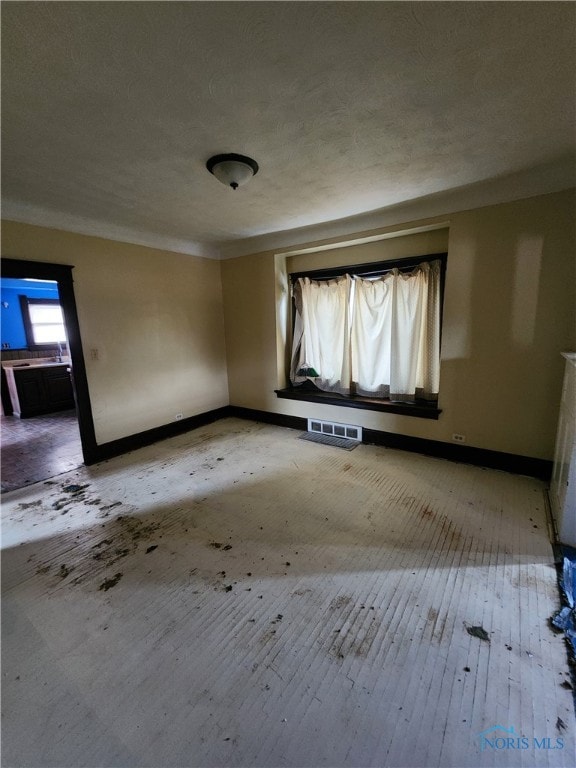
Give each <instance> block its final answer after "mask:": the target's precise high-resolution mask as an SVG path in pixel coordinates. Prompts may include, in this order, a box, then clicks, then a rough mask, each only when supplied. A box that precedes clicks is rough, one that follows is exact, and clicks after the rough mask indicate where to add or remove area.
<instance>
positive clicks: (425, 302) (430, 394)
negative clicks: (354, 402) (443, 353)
mask: <svg viewBox="0 0 576 768" xmlns="http://www.w3.org/2000/svg"><path fill="white" fill-rule="evenodd" d="M354 287H355V291H354V313H353V317H352V324H351V325H352V336H351V357H352V379H353V382H354V386H355V391H356V393H357V394H359V395H365V396H367V397H390V399H392V400H413V399H414V398H415V397H419V398H424V399H430V400H435V399H436V398H437V396H438V388H439V379H440V262H439V261H435V262H432V263H431V264H429V263H427V262H426V263H423V264H420V265H419V266H418V267H416V268H415V269H414V270H413V271H412V272H409V273H406V272H399V271H398V270H397V269H394V270H392V272H390V273H389V274H387V275H384V276H383V277H380V278H377V279H375V280H366V279H364V278H361V277H357V278H355V280H354Z"/></svg>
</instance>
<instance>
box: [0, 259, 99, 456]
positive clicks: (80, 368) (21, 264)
mask: <svg viewBox="0 0 576 768" xmlns="http://www.w3.org/2000/svg"><path fill="white" fill-rule="evenodd" d="M1 268H2V277H17V278H24V277H34V278H36V279H37V280H53V281H55V282H56V283H58V295H59V297H60V305H61V307H62V312H63V314H64V323H65V325H66V332H67V334H68V344H69V354H70V360H71V362H72V384H73V386H74V397H75V400H76V413H77V415H78V428H79V431H80V441H81V443H82V454H83V456H84V462H85V463H86V464H92V463H94V457H95V456H96V455H97V447H98V446H97V443H96V431H95V429H94V420H93V418H92V405H91V403H90V392H89V389H88V378H87V376H86V366H85V363H84V353H83V351H82V340H81V338H80V324H79V322H78V313H77V311H76V299H75V297H74V280H73V277H72V270H73V269H74V267H72V266H69V265H66V264H49V263H45V262H42V261H22V260H20V259H9V258H3V259H2V262H1Z"/></svg>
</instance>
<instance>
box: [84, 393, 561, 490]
mask: <svg viewBox="0 0 576 768" xmlns="http://www.w3.org/2000/svg"><path fill="white" fill-rule="evenodd" d="M229 416H235V417H236V418H239V419H249V420H251V421H259V422H262V423H264V424H275V425H276V426H279V427H288V428H289V429H299V430H302V431H306V429H307V428H308V420H307V419H305V418H303V417H301V416H288V415H286V414H283V413H272V412H271V411H260V410H257V409H255V408H243V407H241V406H238V405H225V406H223V407H222V408H216V409H215V410H213V411H207V412H206V413H199V414H198V415H197V416H191V417H190V418H188V419H182V421H175V422H171V423H170V424H165V425H164V426H162V427H156V428H155V429H149V430H146V431H145V432H139V433H138V434H136V435H129V436H128V437H122V438H120V439H119V440H113V441H111V442H109V443H104V444H103V445H97V446H95V447H94V448H93V449H91V451H90V454H89V456H88V457H86V458H85V463H86V464H95V463H96V462H98V461H105V460H106V459H111V458H113V457H114V456H120V455H121V454H123V453H128V452H129V451H135V450H137V449H138V448H143V447H144V446H146V445H151V444H152V443H156V442H158V441H159V440H165V439H166V438H168V437H175V436H176V435H180V434H182V433H183V432H188V431H190V430H192V429H197V428H198V427H203V426H205V425H206V424H211V423H212V422H214V421H218V420H219V419H225V418H227V417H229ZM362 435H363V442H364V443H367V444H371V445H382V446H385V447H386V448H397V449H398V450H401V451H411V452H413V453H421V454H424V455H425V456H435V457H437V458H439V459H448V460H450V461H459V462H461V463H463V464H473V465H475V466H478V467H488V468H490V469H500V470H503V471H504V472H512V473H514V474H517V475H529V476H530V477H538V478H540V479H542V480H550V478H551V476H552V462H551V461H548V460H546V459H535V458H532V457H530V456H519V455H517V454H513V453H502V452H500V451H490V450H487V449H485V448H473V447H472V446H469V445H454V444H452V443H444V442H441V441H438V440H426V439H424V438H421V437H409V436H408V435H398V434H395V433H394V432H382V431H380V430H377V429H366V428H365V427H364V428H363V429H362Z"/></svg>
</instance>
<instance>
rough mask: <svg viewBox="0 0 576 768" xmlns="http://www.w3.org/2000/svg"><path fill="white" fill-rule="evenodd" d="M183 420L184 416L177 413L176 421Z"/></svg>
mask: <svg viewBox="0 0 576 768" xmlns="http://www.w3.org/2000/svg"><path fill="white" fill-rule="evenodd" d="M183 418H184V414H182V413H177V414H176V421H180V419H183Z"/></svg>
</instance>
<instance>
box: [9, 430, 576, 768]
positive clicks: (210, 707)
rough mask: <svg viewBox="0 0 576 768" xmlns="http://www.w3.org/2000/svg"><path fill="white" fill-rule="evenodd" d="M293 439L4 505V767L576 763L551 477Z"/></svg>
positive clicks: (239, 447)
mask: <svg viewBox="0 0 576 768" xmlns="http://www.w3.org/2000/svg"><path fill="white" fill-rule="evenodd" d="M298 434H299V433H297V432H294V431H291V430H286V429H282V428H279V427H272V426H266V425H261V424H256V423H253V422H245V421H240V420H236V419H226V420H224V421H220V422H218V423H217V424H214V425H210V426H209V427H206V428H203V429H200V430H197V431H195V432H191V433H189V434H187V435H183V436H180V437H178V438H174V439H172V440H167V441H164V442H162V443H160V444H156V445H154V446H150V447H148V448H145V449H142V450H141V451H137V452H134V453H131V454H129V455H127V456H123V457H120V458H118V459H115V460H112V461H109V462H105V463H103V464H101V465H98V466H95V467H92V468H81V469H77V470H74V471H72V472H70V473H68V474H67V475H63V476H59V477H58V478H55V479H54V480H53V481H52V482H48V483H38V484H36V485H33V486H30V487H28V488H24V489H21V490H18V491H13V492H10V493H8V494H5V495H4V497H3V502H4V504H3V542H2V547H3V558H2V568H3V582H2V585H3V594H4V597H3V623H2V631H3V664H2V682H3V685H2V697H3V706H4V717H3V740H2V748H3V763H2V764H3V766H5V767H8V766H18V767H19V768H20V767H23V766H58V767H63V766H70V767H72V768H77V767H79V766H106V767H112V766H118V767H124V766H142V767H144V766H150V767H152V766H167V767H168V766H182V767H187V766H190V767H192V766H266V767H270V768H272V767H275V766H302V767H303V766H358V767H359V766H380V767H383V766H390V767H392V766H394V767H395V766H418V767H423V766H426V767H428V766H442V768H450V767H454V768H464V767H465V766H555V767H557V766H572V765H573V764H574V762H575V754H574V736H575V719H574V710H573V706H572V698H571V692H570V690H568V686H567V681H568V679H569V677H568V666H567V660H566V654H565V648H564V644H563V640H562V638H561V637H560V636H558V635H556V634H554V633H553V632H552V631H551V630H550V629H549V627H548V617H549V616H550V615H551V614H552V613H553V611H554V610H555V609H556V608H557V607H558V605H559V600H558V596H557V588H556V575H555V570H554V567H553V556H552V550H551V547H550V544H549V543H548V538H547V527H546V516H545V506H544V487H543V484H541V483H540V482H539V481H536V480H533V479H530V478H525V477H516V476H513V475H508V474H505V473H501V472H495V471H491V470H483V469H479V468H475V467H467V466H463V465H458V464H454V463H450V462H446V461H442V460H437V459H432V458H426V457H422V456H418V455H415V454H409V453H402V452H399V451H392V450H386V449H384V448H379V447H372V446H365V445H362V446H360V447H358V448H357V449H356V450H354V451H352V452H346V451H341V450H339V449H337V448H332V447H329V446H322V445H315V444H313V443H308V442H305V441H302V440H298ZM472 627H481V628H483V629H484V630H485V632H486V633H487V638H488V639H482V638H481V637H478V636H474V635H473V634H470V633H469V632H468V631H467V628H472ZM477 634H482V633H481V632H478V633H477ZM494 727H497V729H496V730H490V729H493V728H494ZM504 729H507V730H504ZM510 729H514V730H513V731H511V730H510ZM484 731H490V732H489V733H488V734H486V735H485V737H482V736H481V734H482V733H483V732H484ZM506 739H508V741H506ZM498 740H499V741H498ZM510 740H511V741H510Z"/></svg>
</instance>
